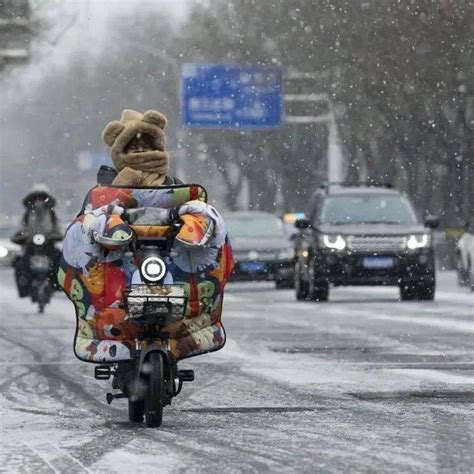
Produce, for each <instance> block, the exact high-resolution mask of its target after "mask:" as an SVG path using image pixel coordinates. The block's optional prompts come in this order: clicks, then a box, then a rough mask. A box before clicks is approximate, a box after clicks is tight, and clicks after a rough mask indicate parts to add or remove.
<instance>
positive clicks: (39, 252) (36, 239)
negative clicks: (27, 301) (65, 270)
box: [13, 232, 59, 314]
mask: <svg viewBox="0 0 474 474" xmlns="http://www.w3.org/2000/svg"><path fill="white" fill-rule="evenodd" d="M58 240H59V239H58V238H55V237H53V236H48V235H47V234H43V233H39V232H38V233H35V234H32V235H31V236H27V237H26V238H25V243H24V246H23V254H22V255H20V256H18V257H16V258H15V260H14V261H13V266H14V268H15V276H16V282H17V286H18V292H19V294H20V297H22V298H25V297H28V296H29V297H31V300H32V302H33V303H37V304H38V312H39V313H40V314H41V313H43V312H44V309H45V307H46V305H47V304H48V303H49V302H50V300H51V297H52V295H53V293H54V291H55V290H56V285H55V282H56V273H57V265H58V258H59V253H58V250H57V248H56V246H55V242H56V241H58Z"/></svg>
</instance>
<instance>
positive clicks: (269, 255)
mask: <svg viewBox="0 0 474 474" xmlns="http://www.w3.org/2000/svg"><path fill="white" fill-rule="evenodd" d="M224 219H225V222H226V225H227V229H228V231H229V235H230V239H231V244H232V249H233V251H234V258H235V269H234V274H233V279H234V280H241V281H242V280H271V281H275V284H276V287H277V288H293V284H294V274H293V271H294V249H293V245H292V243H291V242H290V241H289V239H288V237H287V236H286V235H285V232H284V228H283V223H282V221H281V220H280V219H278V218H277V217H276V216H274V215H273V214H268V213H265V212H231V213H228V214H226V215H225V216H224Z"/></svg>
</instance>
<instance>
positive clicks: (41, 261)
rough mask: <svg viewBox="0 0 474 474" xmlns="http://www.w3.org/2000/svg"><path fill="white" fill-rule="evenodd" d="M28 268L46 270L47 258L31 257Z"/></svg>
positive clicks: (40, 256)
mask: <svg viewBox="0 0 474 474" xmlns="http://www.w3.org/2000/svg"><path fill="white" fill-rule="evenodd" d="M30 267H31V269H32V270H47V269H49V258H48V257H45V256H44V255H32V256H31V257H30Z"/></svg>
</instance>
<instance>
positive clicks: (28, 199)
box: [23, 183, 56, 207]
mask: <svg viewBox="0 0 474 474" xmlns="http://www.w3.org/2000/svg"><path fill="white" fill-rule="evenodd" d="M35 201H44V202H45V203H47V204H48V207H54V206H55V205H56V199H54V197H53V195H52V194H51V190H50V189H49V188H48V186H46V184H42V183H40V184H35V185H34V186H33V189H32V190H31V191H30V192H29V193H28V194H27V195H26V196H25V197H24V198H23V205H24V206H25V207H29V206H31V204H33V203H34V202H35Z"/></svg>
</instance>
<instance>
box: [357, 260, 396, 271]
mask: <svg viewBox="0 0 474 474" xmlns="http://www.w3.org/2000/svg"><path fill="white" fill-rule="evenodd" d="M393 264H394V261H393V258H392V257H365V258H364V260H362V266H363V267H364V268H370V269H384V268H392V267H393Z"/></svg>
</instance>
